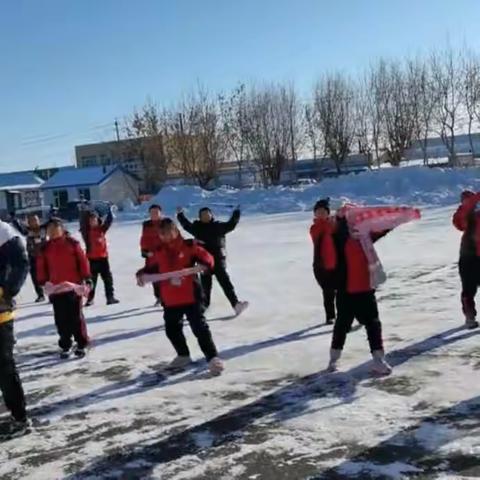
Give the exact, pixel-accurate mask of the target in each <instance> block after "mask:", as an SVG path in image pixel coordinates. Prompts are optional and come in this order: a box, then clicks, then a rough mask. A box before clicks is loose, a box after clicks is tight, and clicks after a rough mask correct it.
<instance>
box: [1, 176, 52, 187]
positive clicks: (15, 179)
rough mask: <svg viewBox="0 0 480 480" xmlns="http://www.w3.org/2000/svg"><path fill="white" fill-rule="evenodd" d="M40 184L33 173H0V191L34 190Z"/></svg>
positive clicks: (39, 180)
mask: <svg viewBox="0 0 480 480" xmlns="http://www.w3.org/2000/svg"><path fill="white" fill-rule="evenodd" d="M42 184H43V180H42V179H41V178H40V177H38V176H37V175H35V174H34V173H33V172H11V173H0V190H35V189H36V188H39V187H40V186H41V185H42Z"/></svg>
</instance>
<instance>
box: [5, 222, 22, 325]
mask: <svg viewBox="0 0 480 480" xmlns="http://www.w3.org/2000/svg"><path fill="white" fill-rule="evenodd" d="M27 274H28V258H27V251H26V249H25V246H24V244H23V242H22V241H21V239H20V238H19V237H18V235H17V232H16V231H15V230H14V229H13V228H12V227H11V226H10V225H8V224H6V223H4V222H0V287H1V288H2V295H1V296H0V323H5V322H8V321H10V320H13V310H14V308H15V304H14V301H13V298H14V297H15V296H16V295H17V294H18V292H19V291H20V289H21V288H22V285H23V284H24V283H25V279H26V277H27Z"/></svg>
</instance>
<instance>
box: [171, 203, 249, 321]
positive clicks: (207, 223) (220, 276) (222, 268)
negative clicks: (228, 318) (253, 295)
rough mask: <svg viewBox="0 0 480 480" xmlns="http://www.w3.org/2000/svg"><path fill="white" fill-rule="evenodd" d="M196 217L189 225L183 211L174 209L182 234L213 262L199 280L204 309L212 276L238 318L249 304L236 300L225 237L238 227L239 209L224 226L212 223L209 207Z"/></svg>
mask: <svg viewBox="0 0 480 480" xmlns="http://www.w3.org/2000/svg"><path fill="white" fill-rule="evenodd" d="M198 217H199V219H198V220H195V221H194V222H190V220H188V219H187V217H186V216H185V214H184V212H183V209H182V208H181V207H179V208H178V209H177V219H178V221H179V222H180V225H181V226H182V227H183V228H184V230H185V231H187V232H188V233H190V234H191V235H193V236H194V237H195V239H196V240H198V241H199V242H201V243H202V245H203V246H204V248H205V250H207V252H209V253H210V254H211V255H212V256H213V258H214V259H215V267H214V269H213V271H209V272H206V273H204V274H203V275H202V277H201V278H202V288H203V293H204V305H205V308H206V309H208V308H209V306H210V300H211V293H212V277H213V276H215V278H216V279H217V281H218V283H219V284H220V286H221V287H222V290H223V292H224V293H225V296H226V297H227V298H228V301H229V302H230V304H231V306H232V308H233V309H234V310H235V313H236V314H237V315H239V314H240V313H241V312H242V311H243V310H245V309H246V308H247V307H248V302H241V301H239V300H238V297H237V294H236V293H235V287H234V286H233V284H232V281H231V280H230V276H229V275H228V272H227V255H226V240H225V236H226V235H227V234H228V233H230V232H233V230H235V228H236V226H237V225H238V222H239V221H240V207H237V208H235V210H234V211H233V213H232V216H231V217H230V219H229V220H228V221H227V222H220V221H218V220H215V218H214V216H213V212H212V211H211V210H210V208H208V207H204V208H201V209H200V211H199V213H198Z"/></svg>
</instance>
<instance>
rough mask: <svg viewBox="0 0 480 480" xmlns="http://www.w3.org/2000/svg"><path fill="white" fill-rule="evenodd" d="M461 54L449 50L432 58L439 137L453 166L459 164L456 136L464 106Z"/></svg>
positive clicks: (435, 110) (435, 112)
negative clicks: (461, 109) (461, 110)
mask: <svg viewBox="0 0 480 480" xmlns="http://www.w3.org/2000/svg"><path fill="white" fill-rule="evenodd" d="M461 58H462V55H461V53H456V52H454V51H453V50H452V49H447V50H445V51H444V52H442V53H440V54H439V53H434V54H433V55H432V57H431V69H432V80H433V85H434V88H435V92H436V93H435V94H436V97H437V98H438V102H437V104H436V108H435V109H434V118H435V120H436V123H437V126H438V130H439V132H438V133H439V135H440V137H441V138H442V141H443V143H444V145H445V147H446V148H447V150H448V154H449V159H450V162H451V164H452V165H456V164H457V158H456V156H457V152H456V146H455V135H456V130H457V123H458V121H459V117H460V113H461V112H460V111H459V110H460V108H461V104H462V99H463V97H464V96H463V94H462V87H463V85H462V83H463V82H462V76H461V75H460V74H459V72H460V68H461Z"/></svg>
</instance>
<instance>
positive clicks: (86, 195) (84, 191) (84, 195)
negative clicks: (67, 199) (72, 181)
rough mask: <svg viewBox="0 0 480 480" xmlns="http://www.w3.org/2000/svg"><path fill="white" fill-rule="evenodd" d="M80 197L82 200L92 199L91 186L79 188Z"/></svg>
mask: <svg viewBox="0 0 480 480" xmlns="http://www.w3.org/2000/svg"><path fill="white" fill-rule="evenodd" d="M78 198H79V199H80V200H85V201H87V202H89V201H90V189H89V188H79V189H78Z"/></svg>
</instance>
